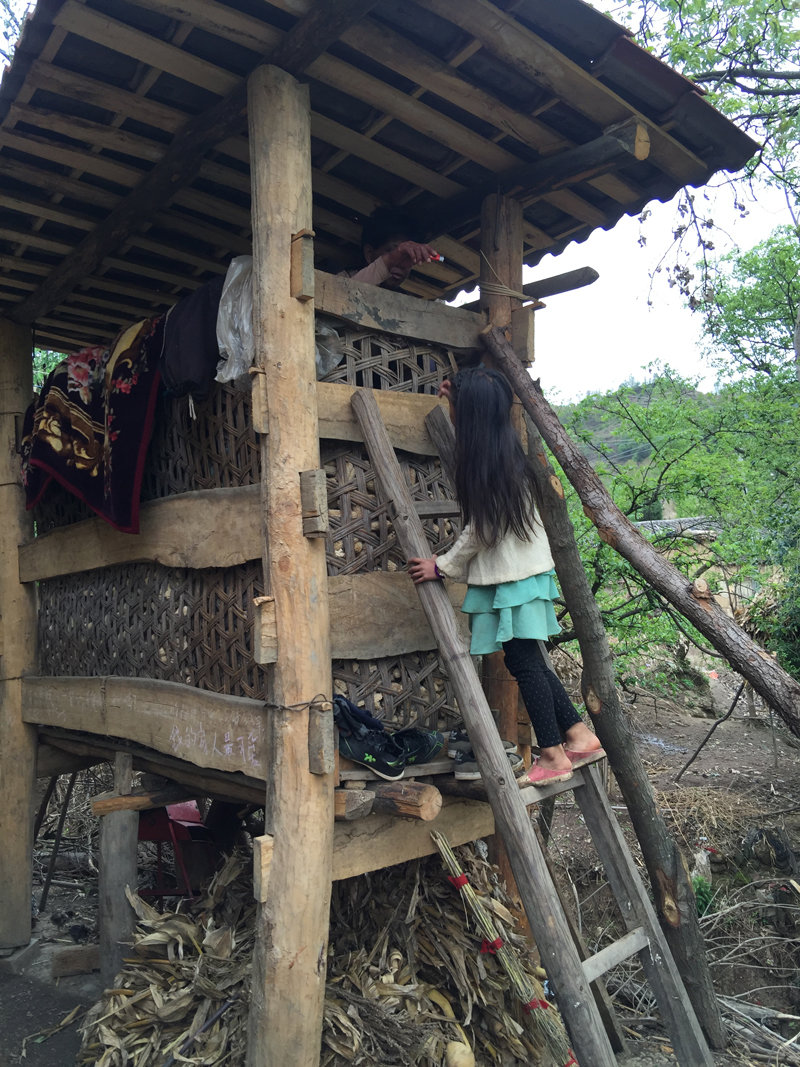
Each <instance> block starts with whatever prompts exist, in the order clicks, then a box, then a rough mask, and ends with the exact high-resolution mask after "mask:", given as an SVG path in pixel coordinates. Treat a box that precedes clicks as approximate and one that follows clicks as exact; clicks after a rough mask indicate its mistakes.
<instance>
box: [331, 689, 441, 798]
mask: <svg viewBox="0 0 800 1067" xmlns="http://www.w3.org/2000/svg"><path fill="white" fill-rule="evenodd" d="M333 719H334V722H335V723H336V725H337V727H338V728H339V752H340V754H341V755H342V756H346V757H347V759H349V760H352V761H353V762H354V763H360V764H361V765H362V766H363V767H367V768H368V769H369V770H371V771H372V773H373V774H377V776H378V777H379V778H384V779H386V781H388V782H396V781H397V780H398V779H399V778H402V777H403V774H404V773H405V769H406V767H410V766H416V765H417V764H418V763H428V762H430V760H432V759H435V758H436V757H437V756H438V755H439V753H440V752H441V751H442V749H443V748H444V736H443V735H442V734H440V733H438V732H437V731H436V730H420V729H418V728H417V727H414V726H412V727H408V728H407V729H405V730H397V731H395V733H393V734H390V733H387V731H386V730H385V729H384V727H383V723H382V722H381V721H380V719H376V718H375V717H374V716H373V715H370V713H369V712H368V711H366V710H365V709H364V708H359V707H358V706H357V705H356V704H353V703H352V702H351V701H350V700H348V699H347V698H346V697H343V696H336V697H334V698H333Z"/></svg>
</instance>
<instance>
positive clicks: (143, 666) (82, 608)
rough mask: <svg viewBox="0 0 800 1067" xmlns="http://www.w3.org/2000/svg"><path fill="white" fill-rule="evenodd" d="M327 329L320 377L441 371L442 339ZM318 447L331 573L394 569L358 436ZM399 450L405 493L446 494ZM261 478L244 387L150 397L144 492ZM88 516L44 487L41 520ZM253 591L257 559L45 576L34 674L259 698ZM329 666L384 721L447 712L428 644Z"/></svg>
mask: <svg viewBox="0 0 800 1067" xmlns="http://www.w3.org/2000/svg"><path fill="white" fill-rule="evenodd" d="M337 328H338V329H339V332H340V336H341V338H342V349H343V352H344V359H343V361H342V362H341V364H340V365H339V366H338V367H337V368H336V369H335V370H334V371H333V372H332V373H331V374H329V375H328V376H327V377H326V378H325V380H326V381H341V382H347V383H348V384H350V385H359V386H362V385H363V386H368V387H370V388H381V389H393V390H401V391H409V392H427V393H435V392H436V391H437V389H438V387H439V384H440V382H441V381H442V379H443V378H444V377H446V376H447V374H448V373H449V372H450V358H449V354H448V352H447V351H446V350H445V349H442V348H440V347H437V346H434V345H427V344H424V343H414V342H409V341H408V340H407V339H404V338H397V337H391V336H389V335H386V334H374V333H370V332H368V331H365V330H360V329H355V328H351V327H348V326H346V325H345V324H343V323H337ZM321 457H322V464H323V466H324V469H325V472H326V476H327V486H328V507H329V515H330V530H329V533H328V537H327V561H328V573H329V574H354V573H359V572H368V571H375V570H384V571H393V570H398V569H402V568H403V567H404V566H405V560H404V557H403V553H402V552H401V550H400V548H399V546H398V544H397V539H396V536H395V533H394V529H393V526H392V522H391V519H390V516H389V508H388V505H387V504H385V503H384V502H383V501H382V500H381V498H380V494H378V493H376V487H375V476H374V472H373V470H372V466H371V464H370V462H369V459H368V457H367V453H366V450H365V448H364V446H363V445H361V444H358V443H351V442H338V441H322V442H321ZM398 460H399V461H400V465H401V468H402V470H403V474H404V477H405V479H406V482H407V484H408V486H409V489H410V491H411V495H412V497H413V498H414V499H415V500H419V501H431V500H445V501H446V500H450V499H451V498H452V497H451V493H450V489H449V486H448V484H447V483H446V481H445V480H444V478H443V476H442V471H441V467H440V464H439V462H438V460H437V459H436V458H434V457H423V456H415V455H411V454H409V453H402V452H401V453H398ZM258 479H259V446H258V441H257V439H256V436H255V434H254V433H253V431H252V428H251V425H250V394H249V391H247V390H243V389H241V388H237V386H236V385H235V384H233V383H230V384H226V385H214V386H213V387H212V389H211V390H210V392H209V395H208V397H207V398H206V399H205V400H202V401H195V402H194V417H193V416H192V414H191V410H190V404H189V400H188V398H187V397H179V398H176V397H162V398H161V399H160V401H159V406H158V410H157V416H156V421H155V427H154V431H153V440H152V443H151V446H150V450H149V452H148V458H147V466H146V469H145V475H144V481H143V489H142V499H143V500H149V499H156V498H162V497H166V496H170V495H173V494H177V493H186V492H192V491H194V490H198V489H211V488H216V487H227V486H238V485H248V484H254V483H257V482H258ZM89 515H90V513H89V511H88V509H87V508H86V507H85V506H84V505H83V504H82V503H81V502H80V501H79V500H77V499H76V498H74V497H72V496H71V495H70V494H68V493H67V492H66V491H65V490H62V489H61V488H60V487H57V486H52V487H51V488H50V489H48V492H47V493H46V494H45V496H44V498H43V500H42V502H41V503H40V505H39V506H38V507H37V511H36V520H37V523H38V530H39V531H40V532H42V533H43V532H45V531H46V530H49V529H52V528H54V527H56V526H61V525H65V524H67V523H71V522H76V521H79V520H80V519H83V518H88V517H89ZM424 526H425V530H426V534H427V536H428V540H429V542H430V544H431V547H432V550H433V551H443V550H444V549H445V548H447V547H449V545H450V544H452V542H453V539H454V537H455V536H456V535H457V533H458V524H457V523H454V522H452V521H451V520H449V519H437V518H435V517H434V518H426V519H425V520H424ZM262 592H263V586H262V576H261V564H260V562H259V561H253V562H252V563H249V564H246V565H244V566H242V567H235V568H228V569H211V570H204V571H188V570H181V569H175V568H166V567H161V566H158V565H150V564H129V565H125V566H115V567H107V568H105V569H103V570H98V571H92V572H88V573H85V574H79V575H71V576H66V577H63V578H57V579H52V580H49V581H46V582H42V583H40V611H39V640H40V649H41V663H42V673H43V674H47V675H94V676H98V675H116V676H121V677H137V676H143V677H149V678H156V679H159V680H164V681H174V682H182V683H184V684H186V685H194V686H198V687H199V688H201V689H208V690H211V691H213V692H216V693H225V694H231V695H234V696H247V697H253V698H255V699H259V700H264V699H266V696H267V679H268V675H267V672H266V671H265V670H264V669H262V668H260V667H258V666H257V665H255V664H254V663H253V659H252V654H253V652H252V635H253V607H252V602H253V598H254V597H256V596H259V595H260V594H261V593H262ZM332 668H333V678H334V691H335V692H337V693H345V694H347V696H349V698H350V699H351V700H354V701H357V702H359V703H364V704H365V705H366V707H368V708H370V709H371V710H372V711H373V712H374V713H375V714H376V715H377V716H378V717H380V718H382V719H384V720H385V721H386V722H387V723H390V724H393V725H396V726H401V725H406V724H408V723H412V722H413V723H419V724H420V725H423V726H428V727H431V728H434V727H435V726H436V725H437V724H438V725H439V726H442V725H445V724H446V723H448V722H449V721H451V720H452V719H453V718H454V717H455V716H456V714H457V710H456V703H455V699H454V696H453V693H452V690H451V688H450V684H449V681H448V679H447V677H446V675H445V674H444V672H443V670H442V667H441V663H440V660H439V657H438V656H437V655H436V654H435V653H433V652H420V653H411V654H407V655H403V656H395V657H387V658H384V659H380V660H375V661H363V660H361V661H357V660H340V661H335V662H334V663H333V664H332Z"/></svg>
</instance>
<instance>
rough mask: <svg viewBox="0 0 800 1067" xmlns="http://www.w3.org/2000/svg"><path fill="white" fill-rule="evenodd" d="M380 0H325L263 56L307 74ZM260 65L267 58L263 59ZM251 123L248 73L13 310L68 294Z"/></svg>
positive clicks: (20, 316)
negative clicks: (211, 155) (224, 143)
mask: <svg viewBox="0 0 800 1067" xmlns="http://www.w3.org/2000/svg"><path fill="white" fill-rule="evenodd" d="M376 2H377V0H321V2H319V3H317V4H315V6H314V9H313V11H312V12H311V13H309V14H308V15H307V16H306V17H305V18H303V19H300V20H299V21H298V22H297V23H296V24H295V25H294V26H293V27H292V29H291V30H290V31H289V32H288V33H287V34H286V36H285V37H284V38H283V40H282V41H281V43H280V44H279V45H278V46H277V48H274V49H273V50H272V51H271V52H270V53H268V54H267V55H265V56H264V57H263V59H262V60H261V61H260V62H261V63H269V64H270V65H272V66H275V67H281V68H282V69H283V70H286V71H288V72H289V73H290V74H300V73H302V71H303V70H305V69H306V67H308V65H309V64H310V63H312V62H313V61H314V60H315V59H316V58H317V57H318V56H320V55H322V53H323V52H325V51H326V50H327V49H328V47H329V46H330V45H331V44H333V42H334V41H337V40H338V39H339V37H340V36H341V34H342V33H343V32H344V30H345V29H346V27H347V26H349V25H351V24H353V23H355V22H358V21H359V20H360V19H361V18H363V16H364V15H365V14H366V13H367V12H368V11H369V10H370V9H371V8H373V7H374V6H375V4H376ZM259 65H260V64H259ZM246 124H247V81H246V79H244V78H243V79H242V81H241V82H240V83H239V84H238V85H237V86H236V88H235V89H233V90H232V91H231V92H230V93H228V95H227V96H225V97H223V98H222V99H221V100H219V101H217V103H216V104H214V105H213V106H212V107H210V108H209V109H208V110H207V111H204V112H202V114H200V115H195V116H194V117H193V118H190V119H189V120H188V122H186V124H185V125H184V126H183V127H182V129H181V131H180V133H178V135H177V136H176V137H175V139H174V140H173V141H172V144H171V145H170V147H169V148H168V149H167V151H166V153H165V154H164V155H163V156H162V158H161V160H160V161H159V162H158V163H157V164H156V165H155V166H154V167H153V169H152V170H151V171H149V173H148V174H147V175H146V176H145V177H144V178H143V179H142V181H141V182H140V183H139V185H137V187H136V188H135V189H134V190H133V192H131V193H130V194H129V195H128V196H127V197H126V198H125V199H124V200H123V201H122V202H121V203H120V204H118V205H117V207H116V208H114V210H113V211H112V212H111V213H110V214H109V215H108V216H107V217H106V218H105V219H104V220H103V221H102V222H101V223H100V224H99V225H98V226H97V227H96V228H95V229H94V230H93V231H92V232H91V233H90V234H89V235H88V236H87V237H86V238H85V239H84V240H83V241H82V242H81V244H80V245H78V247H77V248H76V249H75V250H74V251H73V252H72V253H71V254H70V255H68V256H67V257H66V258H65V259H64V260H62V262H61V263H60V264H59V265H58V267H56V268H55V270H54V271H52V273H51V274H50V275H49V276H48V277H47V279H46V280H45V281H44V282H43V283H42V284H41V285H40V286H39V288H38V289H36V290H35V292H33V293H31V295H30V296H29V297H27V298H26V299H25V300H24V301H23V302H22V303H21V304H19V305H18V306H17V307H16V308H14V310H13V312H12V313H11V314H10V315H9V317H10V318H11V319H13V320H14V321H15V322H19V323H23V324H30V323H32V322H35V321H36V320H37V319H38V318H40V317H41V316H42V315H45V314H46V313H47V312H48V311H50V310H52V308H54V307H56V306H57V305H58V304H60V303H61V301H62V300H63V299H64V298H65V297H66V296H68V295H69V294H70V293H71V292H72V291H73V289H74V288H75V286H76V285H77V284H78V283H79V282H80V281H82V280H83V279H84V278H86V277H88V276H89V275H91V274H93V273H94V271H95V270H96V269H97V268H98V267H99V266H100V264H101V263H102V262H103V260H104V259H105V257H106V256H107V255H109V254H110V253H111V252H113V251H114V250H115V249H117V248H119V247H120V246H121V245H122V244H123V243H124V242H125V241H126V239H127V238H128V237H130V235H131V234H133V233H135V232H136V231H138V230H141V229H143V228H144V227H145V226H146V225H147V224H148V223H149V222H150V221H151V220H152V218H153V216H154V215H155V214H156V213H157V212H158V211H160V210H161V209H162V208H163V207H164V206H165V205H166V204H168V203H169V201H170V200H171V199H172V197H173V196H174V195H175V194H176V193H177V192H178V190H179V189H181V188H182V187H183V186H184V185H186V184H187V183H188V182H190V181H192V180H193V178H194V177H195V176H196V174H197V169H198V167H199V166H200V163H201V162H202V160H203V158H204V157H205V156H206V155H207V153H208V152H210V151H211V149H212V148H214V147H215V145H218V144H219V143H220V142H222V141H225V140H227V139H228V138H229V137H231V136H232V135H233V134H235V133H239V132H240V131H241V130H242V129H243V128H244V127H245V126H246Z"/></svg>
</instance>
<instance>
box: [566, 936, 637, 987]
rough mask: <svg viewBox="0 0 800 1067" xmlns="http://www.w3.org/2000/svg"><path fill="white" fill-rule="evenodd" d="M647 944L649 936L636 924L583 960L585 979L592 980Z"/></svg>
mask: <svg viewBox="0 0 800 1067" xmlns="http://www.w3.org/2000/svg"><path fill="white" fill-rule="evenodd" d="M649 944H650V936H649V934H648V933H647V931H646V930H645V928H644V927H643V926H637V927H636V929H635V930H629V931H628V933H627V934H625V935H624V937H621V938H620V939H619V941H615V942H614V943H613V944H611V945H606V947H605V948H603V949H601V950H600V951H599V952H598V953H596V954H595V955H594V956H590V957H589V959H588V960H584V961H583V973H584V974H585V975H586V981H587V982H594V981H595V980H596V979H598V978H599V977H600V975H601V974H605V973H606V971H610V970H611V968H612V967H616V966H617V964H618V963H622V961H623V960H626V959H628V957H629V956H633V955H634V953H636V952H641V950H642V949H643V948H647V946H648V945H649Z"/></svg>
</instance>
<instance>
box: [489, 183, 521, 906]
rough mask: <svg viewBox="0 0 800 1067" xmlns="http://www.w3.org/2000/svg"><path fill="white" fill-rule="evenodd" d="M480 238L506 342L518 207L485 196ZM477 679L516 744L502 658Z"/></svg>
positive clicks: (500, 852)
mask: <svg viewBox="0 0 800 1067" xmlns="http://www.w3.org/2000/svg"><path fill="white" fill-rule="evenodd" d="M480 236H481V252H480V255H481V263H480V306H481V310H482V311H483V312H484V313H485V314H486V318H487V321H488V322H489V323H490V324H491V325H492V326H496V327H497V328H498V329H500V330H503V331H504V332H505V333H506V334H507V335H508V336H509V337H511V332H512V313H513V311H514V310H515V309H516V308H518V307H520V306H521V302H520V300H519V299H517V298H516V297H513V296H510V295H509V294H510V293H511V292H520V291H521V289H522V249H523V242H522V206H521V205H520V203H519V201H517V200H513V199H512V198H511V197H508V196H500V195H497V194H495V193H492V194H491V195H490V196H487V197H486V199H485V200H484V201H483V204H482V205H481V233H480ZM514 416H516V417H514ZM519 416H520V409H519V408H518V409H517V410H516V411H515V412H512V418H513V422H514V425H515V427H516V429H517V430H518V431H521V429H522V420H521V418H520V417H519ZM481 678H482V681H483V691H484V692H485V693H486V699H487V700H488V702H489V707H490V708H492V709H493V711H494V712H495V719H496V722H497V728H498V730H499V731H500V736H501V737H502V738H503V739H504V740H507V741H513V742H514V743H515V744H517V742H518V740H519V728H518V726H517V708H518V704H519V692H518V689H517V683H516V682H515V680H514V678H513V677H512V675H511V674H510V672H509V670H508V668H507V667H506V662H505V656H504V654H503V653H502V652H493V653H492V654H491V655H489V656H484V657H483V666H482V670H481ZM489 856H490V858H491V860H492V863H495V864H496V865H497V866H498V867H499V869H500V871H501V873H502V875H503V878H504V879H505V882H506V884H507V886H508V888H509V891H510V892H511V894H512V896H517V897H518V891H517V887H516V883H515V881H514V875H513V872H512V869H511V864H510V862H509V859H508V854H507V853H506V849H505V846H504V844H503V841H502V838H501V837H499V836H498V835H494V836H493V837H491V838H490V839H489Z"/></svg>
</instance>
